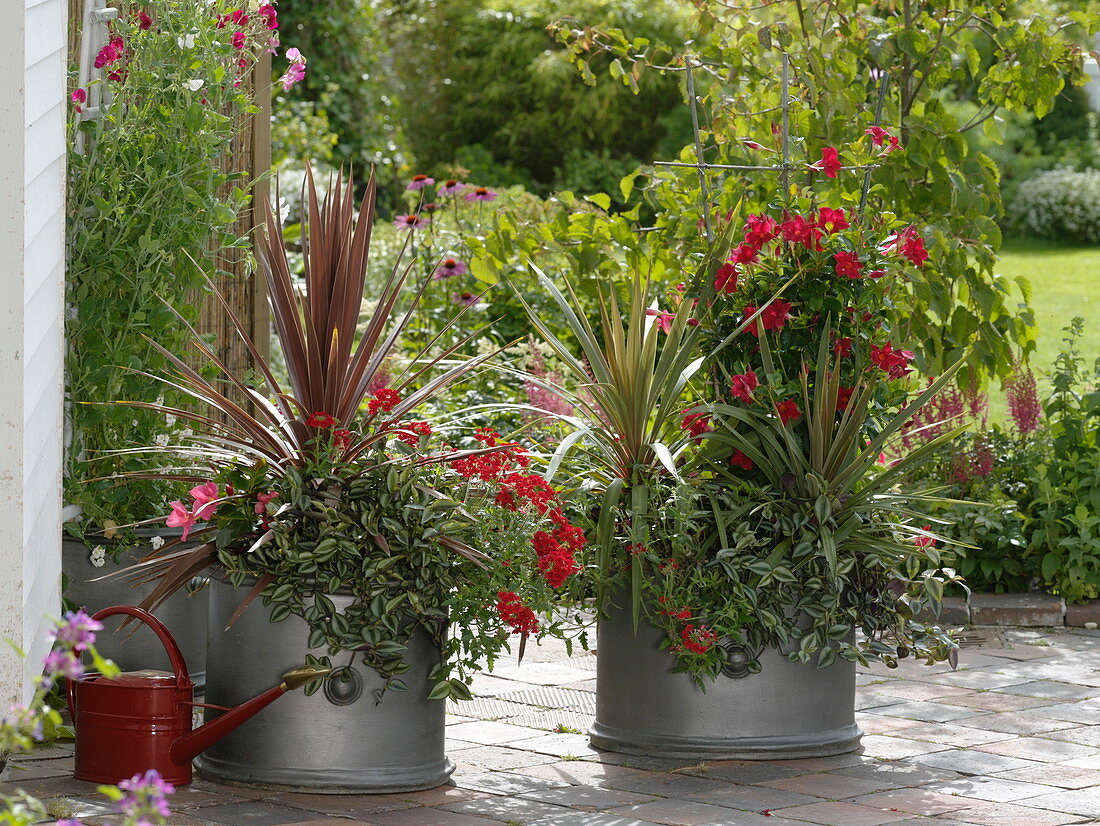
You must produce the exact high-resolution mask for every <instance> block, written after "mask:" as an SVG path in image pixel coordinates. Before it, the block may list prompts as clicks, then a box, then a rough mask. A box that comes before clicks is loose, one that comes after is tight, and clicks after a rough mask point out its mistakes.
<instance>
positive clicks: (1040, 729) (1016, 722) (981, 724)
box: [959, 711, 1073, 734]
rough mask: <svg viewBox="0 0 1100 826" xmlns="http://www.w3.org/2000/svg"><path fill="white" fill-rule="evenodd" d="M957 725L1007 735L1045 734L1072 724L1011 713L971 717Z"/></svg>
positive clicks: (1004, 712) (1070, 726) (1021, 713)
mask: <svg viewBox="0 0 1100 826" xmlns="http://www.w3.org/2000/svg"><path fill="white" fill-rule="evenodd" d="M959 725H960V726H973V727H974V728H979V729H982V730H984V731H1003V732H1008V733H1009V734H1045V733H1046V732H1048V731H1059V730H1060V729H1064V728H1072V727H1073V723H1069V722H1066V721H1065V720H1055V719H1053V718H1052V717H1042V716H1039V715H1036V714H1030V713H1027V712H1012V711H1003V712H1000V713H997V714H986V715H983V716H981V717H971V718H968V719H965V720H960V721H959Z"/></svg>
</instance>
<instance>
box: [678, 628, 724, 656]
mask: <svg viewBox="0 0 1100 826" xmlns="http://www.w3.org/2000/svg"><path fill="white" fill-rule="evenodd" d="M680 640H681V641H682V642H683V644H684V648H686V649H687V650H688V651H690V652H692V653H693V654H706V653H707V652H708V651H710V649H711V648H713V647H714V644H715V643H716V642H717V641H718V635H717V634H715V633H714V632H713V631H711V630H710V629H709V628H707V627H706V626H705V625H700V626H699V627H696V626H695V625H693V624H692V623H690V622H689V623H688V624H687V625H685V626H684V630H683V631H681V632H680Z"/></svg>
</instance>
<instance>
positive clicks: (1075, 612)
mask: <svg viewBox="0 0 1100 826" xmlns="http://www.w3.org/2000/svg"><path fill="white" fill-rule="evenodd" d="M1086 622H1095V623H1097V624H1100V599H1090V600H1088V601H1087V602H1082V603H1073V602H1071V603H1067V604H1066V625H1070V626H1074V627H1077V628H1080V627H1082V626H1084V624H1085V623H1086Z"/></svg>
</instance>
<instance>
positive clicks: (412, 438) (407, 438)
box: [397, 422, 432, 447]
mask: <svg viewBox="0 0 1100 826" xmlns="http://www.w3.org/2000/svg"><path fill="white" fill-rule="evenodd" d="M431 435H432V427H431V425H429V424H428V423H427V422H409V423H408V424H402V425H401V428H400V429H399V430H398V431H397V438H398V439H400V440H401V441H402V442H404V443H405V444H407V445H408V446H409V447H416V446H417V445H419V444H420V437H421V436H431Z"/></svg>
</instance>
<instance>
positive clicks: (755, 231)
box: [744, 215, 778, 252]
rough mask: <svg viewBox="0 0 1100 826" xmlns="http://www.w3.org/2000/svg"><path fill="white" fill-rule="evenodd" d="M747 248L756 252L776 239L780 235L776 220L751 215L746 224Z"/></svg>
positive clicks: (764, 216) (768, 216) (769, 217)
mask: <svg viewBox="0 0 1100 826" xmlns="http://www.w3.org/2000/svg"><path fill="white" fill-rule="evenodd" d="M744 233H745V246H747V247H749V248H750V249H754V250H756V251H758V252H759V251H760V250H761V249H763V247H764V245H765V244H766V243H768V242H769V241H771V240H772V239H773V238H775V236H776V234H777V233H778V227H777V226H776V223H775V219H774V218H772V217H771V216H770V215H750V216H749V217H748V220H747V221H746V222H745V229H744Z"/></svg>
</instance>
